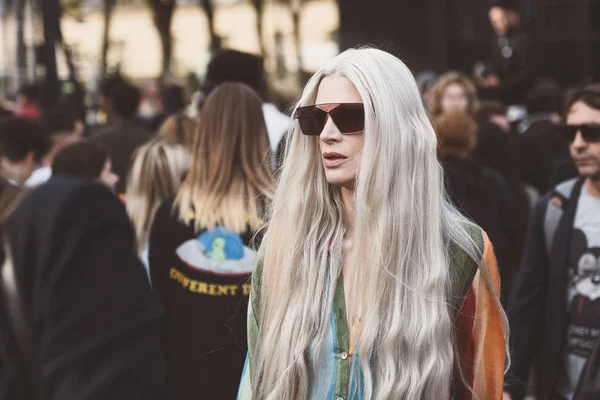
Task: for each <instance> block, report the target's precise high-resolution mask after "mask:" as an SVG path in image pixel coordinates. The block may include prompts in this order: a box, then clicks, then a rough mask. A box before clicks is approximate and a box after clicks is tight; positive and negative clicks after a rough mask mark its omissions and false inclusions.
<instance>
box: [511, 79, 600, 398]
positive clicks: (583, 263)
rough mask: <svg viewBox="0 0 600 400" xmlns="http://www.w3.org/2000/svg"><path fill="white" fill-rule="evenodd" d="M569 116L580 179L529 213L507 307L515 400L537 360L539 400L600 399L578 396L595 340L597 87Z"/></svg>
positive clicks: (599, 301) (598, 322)
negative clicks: (527, 228)
mask: <svg viewBox="0 0 600 400" xmlns="http://www.w3.org/2000/svg"><path fill="white" fill-rule="evenodd" d="M566 114H567V118H566V121H567V125H566V126H562V127H561V128H560V129H561V132H562V133H563V134H564V135H565V137H566V139H567V141H568V142H569V144H570V145H569V149H570V152H571V157H572V158H573V160H574V161H575V163H576V165H577V168H578V170H579V174H580V175H581V177H582V178H581V179H578V180H577V183H575V181H568V182H570V183H569V185H567V186H568V187H570V188H572V189H569V191H568V192H570V193H562V194H558V193H557V192H560V191H561V190H563V189H564V188H565V187H567V186H565V184H561V185H559V187H558V188H559V189H557V191H555V192H551V193H549V194H548V195H546V196H545V197H543V198H542V199H541V200H540V201H539V202H538V204H537V205H536V207H535V209H534V211H533V217H532V220H531V224H530V228H529V233H528V236H527V240H526V244H525V251H524V256H523V262H522V265H521V269H520V271H519V274H518V277H517V282H516V286H515V289H514V291H513V295H512V296H511V299H510V302H509V312H508V316H509V322H510V327H511V333H512V343H511V346H512V365H511V368H510V373H509V377H508V378H507V383H506V387H505V390H506V391H507V393H506V395H505V398H508V399H511V398H512V400H520V399H522V398H523V396H524V393H525V384H524V382H526V381H527V378H528V375H529V370H530V367H531V365H532V364H533V363H534V362H535V367H536V368H535V372H536V379H535V386H536V387H535V391H536V394H537V399H538V400H564V399H568V400H571V399H577V400H580V399H584V398H585V399H592V398H593V399H597V398H600V393H593V394H591V396H592V397H577V396H575V393H576V392H577V391H579V392H580V393H581V392H582V391H583V390H585V389H586V385H585V383H583V382H581V381H580V376H581V374H582V371H583V369H584V367H585V365H586V362H587V360H588V358H589V356H590V354H591V353H592V350H593V349H594V347H595V346H596V345H597V342H598V340H599V339H598V338H599V337H600V86H599V85H596V86H590V87H587V88H584V89H583V90H580V91H577V92H575V93H574V94H573V95H572V96H571V97H570V99H569V100H568V102H567V113H566ZM563 191H564V190H563ZM551 221H555V223H552V222H551ZM588 394H589V393H588Z"/></svg>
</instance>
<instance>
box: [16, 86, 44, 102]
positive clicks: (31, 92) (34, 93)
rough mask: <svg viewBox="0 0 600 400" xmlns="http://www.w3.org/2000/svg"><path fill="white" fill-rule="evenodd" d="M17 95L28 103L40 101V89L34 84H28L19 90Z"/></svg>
mask: <svg viewBox="0 0 600 400" xmlns="http://www.w3.org/2000/svg"><path fill="white" fill-rule="evenodd" d="M17 94H20V95H21V96H23V97H25V98H26V99H27V101H28V102H30V103H39V101H40V88H39V86H38V85H36V84H34V83H28V84H25V85H23V86H21V87H20V88H19V90H18V91H17Z"/></svg>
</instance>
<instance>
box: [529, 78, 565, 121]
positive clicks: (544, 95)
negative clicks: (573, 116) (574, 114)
mask: <svg viewBox="0 0 600 400" xmlns="http://www.w3.org/2000/svg"><path fill="white" fill-rule="evenodd" d="M561 99H562V94H561V89H560V86H558V83H556V82H555V81H553V80H551V79H545V80H540V81H539V82H538V83H536V84H535V86H534V87H533V89H531V90H530V91H529V93H527V95H526V96H525V107H526V108H527V112H528V113H529V114H534V113H538V112H556V113H560V110H561Z"/></svg>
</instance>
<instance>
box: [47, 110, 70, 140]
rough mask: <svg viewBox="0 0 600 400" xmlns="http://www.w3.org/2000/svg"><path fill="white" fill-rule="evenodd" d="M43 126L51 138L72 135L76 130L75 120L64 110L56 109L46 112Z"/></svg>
mask: <svg viewBox="0 0 600 400" xmlns="http://www.w3.org/2000/svg"><path fill="white" fill-rule="evenodd" d="M42 124H43V126H44V128H45V129H46V133H47V134H48V135H50V136H53V135H57V134H61V133H71V132H73V131H74V130H75V118H74V117H73V115H71V113H69V112H67V111H65V110H64V109H62V108H54V109H51V110H48V111H46V112H44V114H43V115H42Z"/></svg>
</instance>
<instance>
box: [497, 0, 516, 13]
mask: <svg viewBox="0 0 600 400" xmlns="http://www.w3.org/2000/svg"><path fill="white" fill-rule="evenodd" d="M496 7H497V8H501V9H503V10H506V11H516V12H521V10H520V9H519V4H518V2H517V1H515V0H494V1H491V2H490V10H491V9H492V8H496Z"/></svg>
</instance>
